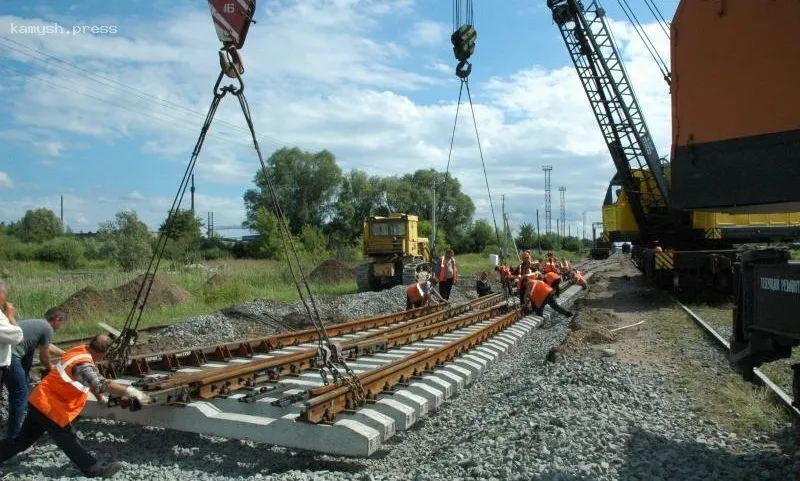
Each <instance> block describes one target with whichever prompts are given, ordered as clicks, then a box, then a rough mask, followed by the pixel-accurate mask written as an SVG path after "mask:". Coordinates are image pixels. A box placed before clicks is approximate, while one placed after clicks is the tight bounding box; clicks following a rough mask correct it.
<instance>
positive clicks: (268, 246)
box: [252, 208, 284, 259]
mask: <svg viewBox="0 0 800 481" xmlns="http://www.w3.org/2000/svg"><path fill="white" fill-rule="evenodd" d="M252 228H253V230H254V231H256V232H258V240H257V241H255V243H254V244H255V245H254V249H253V251H254V252H253V254H254V255H255V256H256V257H260V258H263V259H277V258H278V257H280V256H281V255H282V254H283V252H284V248H283V240H282V238H281V231H280V228H279V225H278V218H277V217H276V216H275V214H273V213H272V212H268V211H267V210H266V209H264V208H261V209H259V210H258V213H257V216H256V220H255V222H254V223H253V227H252Z"/></svg>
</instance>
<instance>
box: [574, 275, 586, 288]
mask: <svg viewBox="0 0 800 481" xmlns="http://www.w3.org/2000/svg"><path fill="white" fill-rule="evenodd" d="M575 282H576V283H578V285H579V286H585V285H586V279H584V278H583V276H582V275H581V271H575Z"/></svg>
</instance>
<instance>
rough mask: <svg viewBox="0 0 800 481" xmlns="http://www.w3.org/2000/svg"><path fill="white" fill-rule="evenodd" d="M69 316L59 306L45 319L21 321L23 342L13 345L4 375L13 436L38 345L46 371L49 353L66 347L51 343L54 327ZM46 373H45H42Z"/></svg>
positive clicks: (62, 352)
mask: <svg viewBox="0 0 800 481" xmlns="http://www.w3.org/2000/svg"><path fill="white" fill-rule="evenodd" d="M65 319H66V315H65V314H64V313H63V312H61V311H60V310H58V309H56V308H50V309H48V310H47V312H45V313H44V319H26V320H24V321H19V323H18V325H19V327H20V329H22V336H23V339H22V342H21V343H20V344H18V345H16V346H14V347H13V348H12V353H11V365H10V366H9V368H8V372H6V375H5V376H4V378H3V385H5V387H6V389H7V390H8V434H7V436H6V437H8V438H13V437H14V436H16V435H17V434H19V430H20V429H21V428H22V417H23V414H24V413H25V405H26V404H27V402H28V383H29V382H30V371H31V366H32V365H33V355H34V354H35V352H36V349H37V348H38V349H39V362H40V363H41V365H42V368H43V373H47V372H49V371H50V369H51V368H52V363H51V362H50V354H54V355H56V356H58V357H61V356H63V355H64V351H62V350H61V349H59V348H58V346H56V345H55V344H53V343H52V340H53V331H56V330H58V328H60V327H61V324H62V323H63V322H64V320H65ZM42 377H44V375H43V376H42Z"/></svg>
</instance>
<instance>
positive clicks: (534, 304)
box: [523, 279, 572, 318]
mask: <svg viewBox="0 0 800 481" xmlns="http://www.w3.org/2000/svg"><path fill="white" fill-rule="evenodd" d="M546 305H547V306H550V307H552V308H553V310H554V311H556V312H558V313H560V314H563V315H564V316H565V317H568V318H569V317H572V312H570V311H568V310H566V309H564V308H563V307H561V306H560V305H558V303H557V302H556V298H555V295H554V292H553V288H552V287H550V286H548V285H547V283H546V282H545V281H542V280H538V279H535V280H533V281H531V282H529V283H528V290H527V291H526V295H525V303H524V304H523V309H524V310H525V311H526V312H530V311H531V310H535V311H536V314H537V315H539V316H541V315H542V312H543V311H544V306H546ZM532 308H533V309H532Z"/></svg>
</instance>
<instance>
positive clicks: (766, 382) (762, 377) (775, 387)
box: [675, 300, 800, 416]
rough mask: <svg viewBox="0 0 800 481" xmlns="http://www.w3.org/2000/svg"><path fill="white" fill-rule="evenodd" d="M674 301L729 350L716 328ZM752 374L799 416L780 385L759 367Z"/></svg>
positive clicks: (727, 344) (728, 344) (789, 397)
mask: <svg viewBox="0 0 800 481" xmlns="http://www.w3.org/2000/svg"><path fill="white" fill-rule="evenodd" d="M675 302H676V303H677V304H678V305H679V306H680V307H681V309H683V310H684V311H686V313H687V314H689V316H690V317H691V318H692V319H693V320H694V321H695V322H696V323H697V324H698V325H699V326H700V327H702V328H703V329H704V330H705V331H706V332H707V333H708V334H710V335H711V336H712V337H713V338H714V340H716V341H717V344H719V345H720V346H722V347H724V348H725V350H726V351H730V349H731V346H730V343H729V342H728V341H727V340H725V339H724V338H723V337H722V336H721V335H720V334H719V333H718V332H717V331H716V330H714V328H713V327H711V325H710V324H709V323H707V322H706V321H704V320H703V318H701V317H700V316H698V315H697V314H696V313H695V312H694V311H692V310H691V309H689V308H688V307H686V306H685V305H684V304H683V303H681V302H679V301H678V300H675ZM753 374H754V375H755V377H756V378H758V380H759V381H761V382H762V383H764V385H765V386H767V387H768V388H769V390H770V391H772V393H773V394H775V396H776V397H777V398H778V399H780V400H781V402H782V403H783V404H784V405H785V406H786V407H787V408H788V409H789V410H790V411H791V412H792V413H793V414H794V415H796V416H800V410H798V409H797V408H796V407H795V406H794V404H793V401H792V397H791V396H790V395H789V394H788V393H787V392H786V391H784V390H783V389H782V388H781V387H780V386H778V385H777V384H775V383H774V382H772V380H771V379H770V378H769V377H768V376H767V375H766V374H765V373H764V371H762V370H761V369H759V368H757V367H756V368H753Z"/></svg>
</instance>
